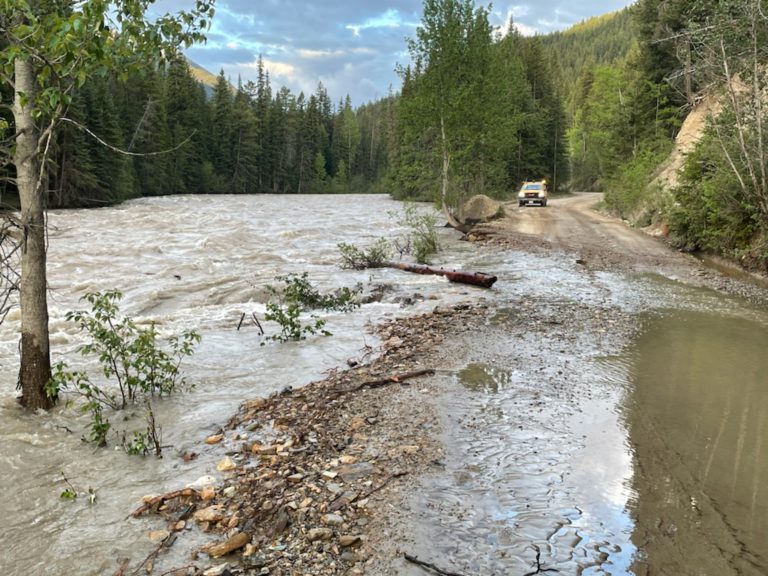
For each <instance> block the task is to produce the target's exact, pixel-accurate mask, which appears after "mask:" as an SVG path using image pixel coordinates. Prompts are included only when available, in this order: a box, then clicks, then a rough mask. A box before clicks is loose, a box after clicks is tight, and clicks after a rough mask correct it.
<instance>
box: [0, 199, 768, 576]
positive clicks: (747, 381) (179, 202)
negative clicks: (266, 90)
mask: <svg viewBox="0 0 768 576" xmlns="http://www.w3.org/2000/svg"><path fill="white" fill-rule="evenodd" d="M339 199H340V198H339V197H318V196H290V197H287V196H282V197H281V196H266V197H265V196H247V197H244V196H236V197H235V196H217V197H193V196H179V197H170V198H158V199H144V200H139V201H135V202H129V203H127V204H125V205H122V206H119V207H114V208H105V209H99V210H89V211H68V212H56V213H53V214H52V215H51V218H50V224H51V233H50V236H51V250H50V282H51V311H52V321H51V326H52V348H53V352H54V360H56V359H58V358H63V357H66V358H67V359H68V360H69V361H70V362H71V363H73V364H80V365H82V366H84V367H85V368H89V367H90V368H93V367H92V366H90V365H88V364H87V363H85V364H83V361H81V360H78V357H77V354H76V351H77V348H78V346H79V345H81V344H82V342H83V340H82V337H81V336H80V335H79V334H78V333H77V331H76V330H75V329H74V327H73V326H71V325H69V324H68V323H67V322H65V320H64V315H65V314H66V312H67V311H69V310H72V309H75V308H77V307H79V306H81V304H80V303H79V298H80V297H82V295H83V294H84V293H85V292H88V291H93V290H103V289H106V288H117V289H119V290H121V291H123V292H124V294H125V299H124V302H123V305H122V308H123V310H124V311H125V312H126V313H128V314H130V315H132V316H133V317H134V318H135V319H136V320H137V321H138V322H140V323H144V324H146V323H148V322H156V323H157V325H158V327H159V329H160V330H161V332H162V333H171V332H173V331H178V330H182V329H186V328H195V329H196V330H198V331H200V333H201V334H202V336H203V341H202V344H201V345H200V347H199V349H198V351H197V353H196V354H195V355H194V356H193V357H192V358H191V359H190V360H189V362H188V363H187V365H186V374H187V378H188V380H190V381H191V382H193V383H194V384H195V388H194V390H191V391H189V392H186V393H184V394H183V395H181V396H178V397H176V398H171V399H169V400H166V401H163V402H162V403H161V404H160V405H159V407H158V418H159V419H160V420H161V422H162V424H163V440H164V443H165V444H168V445H170V446H171V447H170V448H168V449H166V457H165V458H163V459H161V460H157V459H154V458H144V459H141V458H138V459H137V458H136V457H129V456H127V455H125V454H124V453H122V452H121V451H119V450H96V449H94V448H92V447H90V446H88V445H86V444H84V443H82V442H81V440H80V438H81V436H82V434H83V425H84V421H83V418H82V417H81V416H78V415H77V413H76V412H74V411H73V410H71V409H66V408H65V407H60V408H57V409H56V410H54V411H53V412H52V413H51V414H49V415H42V416H33V415H27V414H24V413H22V412H20V411H19V410H18V409H17V407H16V405H15V402H14V396H15V393H16V392H15V389H14V388H15V376H16V370H17V353H16V350H17V349H16V330H17V328H18V326H17V321H18V316H17V315H14V314H13V313H12V314H11V316H9V318H8V319H7V320H6V321H5V323H4V324H3V325H2V326H0V365H2V368H3V370H2V373H0V441H1V442H2V450H1V451H0V478H2V487H3V493H4V498H3V499H2V503H1V504H0V511H2V513H3V516H4V522H3V523H2V525H0V536H1V537H2V541H3V547H2V549H0V567H1V568H2V573H3V574H10V575H14V576H15V575H18V576H21V575H25V576H26V575H28V574H40V575H59V574H84V575H96V574H112V573H113V572H114V570H115V565H116V564H115V561H116V559H117V558H119V557H122V556H130V557H132V558H136V557H140V556H142V555H143V554H146V553H148V552H149V551H150V550H151V549H152V548H153V544H152V543H151V542H150V541H149V539H148V538H147V532H148V531H149V530H151V529H156V528H157V525H156V522H153V521H152V520H144V519H142V520H130V521H126V520H125V517H126V516H127V515H128V514H129V513H130V511H131V510H132V509H133V508H135V507H136V506H137V504H138V503H139V501H140V498H141V497H142V496H143V495H145V494H148V493H157V492H160V491H165V490H172V489H175V488H178V487H179V486H181V485H184V484H187V483H190V482H194V481H195V480H196V479H197V478H198V477H199V476H200V475H201V473H204V474H211V475H214V476H215V475H216V474H217V472H216V469H215V465H216V461H215V459H214V456H213V455H212V452H210V451H208V450H207V449H206V447H205V446H204V445H203V444H201V441H202V439H203V438H205V437H206V436H207V435H209V434H211V433H212V432H214V431H216V430H217V429H218V427H219V426H220V425H222V424H223V423H224V422H225V421H226V419H227V417H228V416H229V415H230V414H231V413H232V412H234V410H235V408H236V406H237V405H238V403H239V402H240V401H242V400H243V399H246V398H249V397H252V396H257V395H264V394H268V393H270V392H272V391H275V390H279V389H282V388H284V387H285V386H287V385H291V386H300V385H302V384H303V383H306V382H309V381H311V380H312V379H316V378H319V377H321V376H322V374H323V373H324V371H326V370H328V369H331V368H334V367H338V366H342V365H344V364H345V361H346V359H347V358H350V357H353V356H356V355H357V354H358V353H359V351H360V350H361V349H362V348H363V347H364V346H366V345H373V346H375V345H376V341H375V339H374V338H373V337H372V336H371V335H370V334H368V333H367V332H366V330H365V326H366V324H368V323H376V322H378V321H381V320H382V319H384V318H387V317H392V316H400V315H406V314H415V313H419V312H423V311H426V310H430V309H431V308H432V307H434V306H435V303H436V302H438V303H454V302H457V301H461V300H465V299H471V300H473V301H476V300H477V298H478V293H477V292H476V291H475V289H472V288H466V287H461V286H455V285H448V284H447V283H446V282H445V281H444V280H443V279H441V278H437V277H428V276H416V275H407V274H404V273H402V272H398V271H392V270H376V271H364V272H354V271H341V270H339V268H338V266H337V262H338V251H337V248H336V246H337V244H338V243H339V242H350V243H355V244H358V245H364V244H366V243H369V242H372V241H374V240H375V239H376V238H378V237H381V236H387V237H391V236H394V235H396V234H398V233H399V232H401V230H400V229H399V228H398V227H397V226H396V225H395V224H393V220H392V218H391V217H390V216H389V215H388V214H387V213H388V212H389V211H392V210H396V209H398V204H397V203H396V202H394V201H391V200H389V199H388V198H386V197H383V196H347V197H344V198H343V202H338V200H339ZM546 210H547V211H548V212H540V214H547V215H548V217H549V218H552V219H554V220H557V219H558V214H563V215H565V214H566V210H568V206H566V205H563V206H560V207H559V210H560V212H559V213H558V212H557V210H558V204H557V202H554V203H553V205H552V207H551V208H547V209H546ZM531 214H532V213H531ZM523 217H526V216H521V218H523ZM579 218H581V216H579ZM563 220H568V219H567V218H563ZM595 226H597V224H595ZM531 231H534V232H537V233H542V232H544V233H545V234H546V229H544V230H543V231H542V230H531ZM601 233H603V232H602V229H601ZM440 235H441V240H442V242H443V245H444V248H445V251H444V253H443V255H442V256H441V263H444V264H446V265H448V266H455V267H463V268H469V269H477V270H485V271H492V272H494V273H496V274H498V275H499V278H500V279H499V282H498V283H497V287H496V288H495V289H494V290H493V291H492V292H488V293H486V292H483V294H482V296H483V297H485V298H487V301H488V302H489V303H490V305H491V307H492V308H493V310H494V314H493V319H492V320H491V322H490V324H489V325H488V327H487V330H486V331H484V332H482V333H481V334H479V335H475V336H472V335H468V336H467V338H466V339H463V340H461V341H459V340H457V341H455V342H452V343H450V344H448V345H447V346H446V349H445V351H444V352H445V362H444V366H442V368H443V369H442V370H440V371H439V372H438V376H437V378H439V379H441V381H442V382H441V384H442V386H443V389H444V390H445V394H443V395H442V396H441V397H440V398H438V399H436V401H437V402H438V405H439V407H440V411H441V414H442V419H443V424H444V426H443V429H444V432H443V434H444V441H445V446H446V454H445V458H444V460H443V461H441V462H437V463H435V467H434V468H435V470H434V473H433V474H430V475H428V476H427V477H425V478H424V479H423V480H422V481H421V483H420V485H419V488H418V491H417V495H416V496H414V498H413V499H412V501H411V502H410V504H409V507H408V510H409V516H408V517H407V518H406V519H405V520H404V522H403V523H402V526H401V527H400V534H401V535H402V538H403V545H404V547H407V549H408V550H409V551H411V552H413V553H418V554H419V556H420V557H424V558H426V559H429V560H430V561H432V562H434V563H435V564H437V565H440V566H442V567H444V568H445V569H447V570H452V571H455V572H462V573H465V574H483V575H490V574H499V575H501V574H520V575H523V574H526V573H534V572H536V571H537V570H538V571H539V573H549V574H552V573H561V574H638V575H645V574H675V575H678V574H691V575H694V574H696V575H703V574H707V575H708V574H712V575H728V574H766V573H768V544H767V542H768V541H767V540H766V538H765V537H764V534H765V533H766V526H765V524H766V522H767V520H766V518H768V489H766V486H768V484H767V483H766V479H767V477H766V474H768V470H767V469H766V467H768V464H766V462H768V438H766V434H768V430H767V429H766V428H767V426H766V425H765V421H766V418H768V388H766V386H765V383H766V382H767V381H768V360H766V355H765V353H764V351H765V350H766V348H768V331H767V330H766V327H768V314H766V313H765V312H764V311H763V310H762V309H760V308H759V307H755V306H753V305H750V304H748V303H747V302H745V301H742V300H739V299H737V298H734V297H727V296H723V295H721V294H719V293H716V292H714V291H711V290H707V289H703V288H695V287H692V286H690V285H688V283H687V282H686V278H685V277H684V275H683V274H675V273H670V272H669V271H668V270H666V269H665V270H661V269H659V270H654V269H653V267H652V266H651V267H650V269H649V267H648V266H643V267H642V270H640V269H638V271H636V272H633V271H629V272H628V271H626V270H623V271H600V270H594V269H585V268H584V266H582V265H581V264H579V263H577V258H576V257H579V256H582V255H583V253H584V252H583V250H582V249H581V248H579V247H578V246H568V245H567V241H566V240H562V242H563V243H564V244H563V245H558V246H556V247H555V248H553V249H552V251H551V252H548V253H546V254H544V253H541V252H540V251H539V252H536V253H534V252H530V251H524V250H520V249H517V250H499V249H494V248H478V247H477V246H473V245H471V244H469V243H466V242H460V241H459V240H458V235H457V234H455V233H454V232H452V231H449V230H444V229H441V230H440ZM567 236H568V234H567V231H565V230H558V231H557V232H556V233H554V235H553V237H556V238H566V237H567ZM304 271H306V272H308V273H309V277H310V279H311V280H313V281H314V282H315V283H316V284H318V285H319V286H320V287H321V288H332V287H335V286H338V285H348V286H351V285H353V284H354V283H355V282H358V281H360V282H364V283H365V284H366V285H367V286H368V287H370V286H372V285H374V284H390V285H392V286H393V287H394V290H393V291H391V292H389V293H387V295H386V296H385V298H384V299H383V301H381V302H375V303H371V304H366V305H364V306H363V307H361V308H360V309H359V310H357V311H355V312H354V313H351V314H346V315H342V314H330V315H327V316H326V320H327V321H328V328H329V329H330V331H331V332H333V336H332V337H326V338H322V337H317V338H312V339H310V340H308V341H306V342H300V343H289V344H275V343H269V344H268V345H267V346H261V343H262V342H263V338H262V337H261V336H260V335H259V334H258V331H257V330H256V329H255V327H254V326H253V325H251V324H248V323H246V324H245V325H244V326H243V327H242V328H241V330H239V331H238V330H237V329H236V328H237V324H238V321H239V319H240V318H241V316H242V314H243V313H246V314H247V315H250V314H251V313H256V314H257V315H263V312H264V310H265V303H266V294H267V293H266V289H265V286H266V285H267V284H269V283H270V282H274V277H275V276H276V275H278V274H286V273H289V272H297V273H298V272H304ZM414 294H418V295H420V296H421V297H423V299H421V297H416V298H414V297H413V296H414ZM404 298H407V299H408V301H409V302H411V301H412V302H413V303H412V304H411V305H409V306H405V307H403V306H402V301H403V299H404ZM265 328H267V330H268V331H269V330H272V331H274V330H275V327H274V326H272V327H270V326H265ZM185 451H195V452H197V453H199V456H198V458H197V459H196V460H195V461H194V462H192V463H185V462H184V461H183V460H182V459H181V458H179V455H180V454H181V453H183V452H185ZM62 473H63V474H65V475H66V477H67V478H68V479H69V481H70V482H71V483H72V484H73V485H74V486H76V488H77V489H78V490H80V491H83V492H87V490H88V488H92V489H93V490H94V491H95V493H96V495H97V498H96V502H95V503H94V504H89V503H88V502H87V498H83V497H81V498H78V499H76V500H75V501H71V502H70V501H63V500H61V499H60V498H59V494H60V493H61V491H62V490H63V489H64V487H65V486H64V484H63V483H62V480H61V478H62ZM547 570H549V572H547ZM555 570H557V571H558V572H554V571H555ZM387 573H390V574H391V573H395V574H414V575H417V574H422V573H423V571H422V570H421V569H420V568H417V567H415V566H412V565H409V564H406V563H403V562H400V561H395V562H394V564H393V565H392V567H391V569H390V571H389V572H387Z"/></svg>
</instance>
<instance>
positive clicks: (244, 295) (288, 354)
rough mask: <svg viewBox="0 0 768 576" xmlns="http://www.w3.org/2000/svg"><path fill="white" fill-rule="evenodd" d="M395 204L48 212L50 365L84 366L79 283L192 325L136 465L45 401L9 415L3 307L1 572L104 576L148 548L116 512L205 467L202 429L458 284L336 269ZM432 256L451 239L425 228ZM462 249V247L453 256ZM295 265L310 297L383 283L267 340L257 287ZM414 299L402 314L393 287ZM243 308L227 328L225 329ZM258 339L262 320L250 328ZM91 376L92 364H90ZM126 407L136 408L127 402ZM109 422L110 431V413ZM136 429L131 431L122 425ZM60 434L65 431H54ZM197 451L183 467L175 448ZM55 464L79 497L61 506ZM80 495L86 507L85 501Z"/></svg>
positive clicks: (204, 203)
mask: <svg viewBox="0 0 768 576" xmlns="http://www.w3.org/2000/svg"><path fill="white" fill-rule="evenodd" d="M399 209H400V204H399V203H398V202H395V201H392V200H390V199H389V198H388V197H385V196H370V195H349V196H173V197H164V198H153V199H141V200H136V201H131V202H127V203H125V204H123V205H120V206H116V207H109V208H102V209H96V210H70V211H54V212H51V213H50V215H49V236H50V250H49V267H48V269H49V284H50V291H49V306H50V312H51V321H50V327H51V348H52V356H53V361H54V362H56V361H57V360H60V359H66V360H67V361H68V362H69V363H70V364H71V365H72V366H73V367H84V368H90V369H91V370H94V368H95V365H94V364H93V363H91V364H90V365H89V364H85V363H84V362H83V360H81V359H80V356H79V354H78V352H77V350H78V347H79V346H81V345H82V344H83V343H84V340H83V339H82V337H81V335H80V334H79V333H78V331H77V329H76V328H75V326H74V325H73V324H71V323H69V322H67V321H66V320H65V315H66V313H67V312H68V311H71V310H75V309H83V308H86V306H85V304H84V303H83V302H81V301H80V299H81V298H82V296H83V295H84V294H85V293H87V292H93V291H102V290H106V289H111V288H116V289H118V290H120V291H121V292H122V293H123V294H124V299H123V301H122V303H121V311H122V312H123V313H125V314H127V315H129V316H131V317H132V318H134V320H136V321H137V322H138V323H139V324H140V325H148V324H149V323H150V322H154V323H156V325H157V327H158V330H159V331H160V333H161V334H165V335H169V334H172V333H179V332H181V331H182V330H187V329H195V330H197V331H198V332H199V333H200V334H201V335H202V343H201V344H200V345H199V347H198V348H197V351H196V353H195V354H194V356H192V357H191V358H189V359H187V360H186V361H185V363H184V364H183V365H182V369H183V371H184V374H185V375H186V378H187V380H188V382H189V383H191V384H194V386H195V388H194V390H192V391H189V392H186V393H183V394H181V395H179V396H175V397H172V398H170V399H167V400H163V401H161V402H159V403H158V405H157V408H156V410H157V418H158V421H159V422H160V423H161V425H162V433H163V443H164V444H167V445H170V446H171V448H167V449H166V451H165V457H164V458H162V459H159V460H158V459H155V458H154V457H148V458H138V457H131V456H127V455H125V454H124V453H123V452H122V451H120V450H113V449H95V448H94V447H92V446H91V445H88V444H85V443H83V442H82V441H81V438H82V436H83V435H84V434H85V428H84V426H85V424H86V420H85V418H84V417H83V416H80V415H79V414H78V413H77V411H76V410H74V409H66V408H64V407H59V408H57V409H55V410H54V411H53V412H52V413H51V414H48V415H30V414H24V413H23V412H22V411H20V410H19V409H18V407H17V405H16V401H15V397H16V395H17V392H16V390H15V386H16V377H17V371H18V353H17V350H18V348H17V346H18V342H17V339H18V336H17V333H18V318H19V316H18V310H15V311H13V312H11V314H10V315H9V316H8V318H7V319H6V320H5V322H4V324H3V325H2V326H0V366H2V372H1V373H0V445H2V450H1V451H0V478H2V488H3V498H2V504H0V510H1V511H2V516H3V519H4V520H3V522H2V523H0V534H1V535H2V537H1V538H0V540H1V541H2V542H3V546H2V548H0V568H2V570H0V571H2V573H3V574H4V575H19V576H21V575H25V576H26V575H30V574H35V575H48V574H50V575H62V574H72V575H74V574H78V575H80V574H82V575H88V574H102V573H105V574H106V573H110V574H111V573H112V572H114V569H115V565H116V564H115V561H116V559H117V558H119V557H123V556H125V557H131V558H134V559H135V558H137V557H138V556H140V555H141V554H142V553H147V552H149V551H150V550H151V549H152V547H153V544H152V543H151V542H149V540H148V538H147V535H146V534H147V530H148V529H156V528H157V526H156V523H153V522H150V521H145V520H141V521H133V520H131V521H126V520H125V518H126V516H127V515H128V514H129V513H130V511H131V510H132V509H134V508H135V507H137V506H138V505H139V504H140V499H141V497H142V496H144V495H146V494H154V493H159V492H163V491H169V490H173V489H176V488H178V487H180V486H183V485H185V484H187V483H190V482H194V481H195V480H196V479H197V478H198V477H199V476H200V475H201V474H200V471H201V470H203V471H205V473H210V474H216V470H215V464H216V462H215V461H214V460H213V459H212V458H213V457H212V456H210V455H209V454H207V453H206V451H205V449H204V447H203V448H201V441H202V440H203V439H204V438H205V437H206V436H208V435H210V434H212V433H214V432H215V431H216V430H218V428H219V426H221V425H223V424H224V423H225V422H226V420H227V419H228V417H229V416H230V415H231V414H233V413H234V412H235V410H236V408H237V406H238V405H239V403H240V402H242V401H243V400H245V399H249V398H253V397H257V396H264V395H268V394H270V393H272V392H274V391H277V390H281V389H283V388H285V387H286V386H294V387H296V386H301V385H302V384H305V383H307V382H310V381H312V380H314V379H318V378H320V377H322V375H323V373H324V371H326V370H328V369H331V368H334V367H338V366H342V365H345V362H346V360H347V359H348V358H352V357H356V356H358V355H359V354H360V352H361V350H362V349H363V348H364V347H365V346H367V345H372V346H375V345H376V340H375V338H374V337H373V336H371V335H370V334H369V333H368V332H367V330H366V325H368V324H370V323H377V322H379V321H380V320H381V319H382V318H385V317H391V316H396V315H402V314H405V313H414V312H417V311H424V310H427V309H430V308H431V307H434V305H435V303H434V302H430V301H429V300H427V299H426V298H428V297H429V295H430V294H431V293H435V294H437V293H440V298H441V299H443V300H444V301H445V300H447V301H449V302H450V301H451V300H453V299H458V298H461V292H464V291H465V290H464V289H462V288H457V287H454V286H449V287H448V289H447V290H446V284H447V283H446V282H445V280H443V279H441V278H438V277H430V276H419V275H413V274H405V273H402V272H396V271H394V270H376V271H362V272H357V271H345V270H341V269H340V267H339V265H338V264H339V260H340V259H339V251H338V248H337V244H339V243H341V242H346V243H353V244H356V245H358V246H366V245H367V244H370V243H373V242H374V241H375V240H376V239H378V238H380V237H387V238H391V237H394V236H396V235H397V234H399V233H401V232H403V230H402V229H401V228H399V226H398V225H397V224H395V222H396V220H397V219H396V218H394V219H393V217H392V216H391V215H390V213H391V212H397V211H398V210H399ZM441 234H442V236H443V242H444V244H445V245H446V248H447V252H446V258H447V262H448V263H449V264H451V265H457V266H458V265H462V264H463V261H462V256H461V254H460V253H454V251H452V250H451V249H450V245H451V244H452V243H455V244H458V242H457V237H458V235H457V234H456V233H454V232H452V231H448V230H445V231H443V230H441ZM465 253H466V254H468V252H465ZM303 272H307V273H308V275H309V279H310V281H312V282H313V283H314V284H315V285H316V286H317V287H318V288H320V289H321V290H330V289H333V288H336V287H339V286H350V287H351V286H354V285H355V284H356V283H357V282H364V283H365V284H366V285H367V286H368V287H369V288H370V286H371V284H370V281H373V282H374V283H386V284H391V285H392V286H393V290H392V291H391V292H390V293H388V294H387V297H386V299H385V301H384V302H382V303H371V304H366V305H364V306H363V307H362V308H361V309H359V310H357V311H355V312H352V313H349V314H341V313H332V314H323V315H322V316H323V317H324V318H325V319H326V320H327V322H328V324H327V326H326V328H328V329H329V330H330V331H331V332H332V333H333V336H331V337H316V338H311V339H310V340H308V341H305V342H298V343H293V342H292V343H285V344H279V343H271V342H270V343H268V344H267V345H265V346H261V344H262V343H263V342H264V339H263V338H262V337H260V335H259V332H258V330H257V328H256V327H255V325H254V324H253V323H252V321H251V319H250V318H251V314H252V313H255V314H256V315H257V316H258V317H260V318H261V320H262V323H264V320H263V315H264V311H265V303H266V301H267V299H268V293H267V291H266V288H265V287H266V285H267V284H278V282H276V281H275V276H278V275H285V274H289V273H297V274H300V273H303ZM416 292H418V293H420V294H422V295H424V297H425V300H424V301H420V300H417V301H416V302H415V304H414V305H413V306H411V307H410V308H409V309H408V310H405V309H403V308H402V307H401V305H400V303H399V302H398V301H397V300H398V297H399V296H408V295H413V294H414V293H416ZM244 313H245V314H246V320H245V321H244V322H243V325H242V327H241V329H240V330H239V331H238V330H237V326H238V323H239V321H240V318H241V317H242V314H244ZM264 328H265V330H266V331H267V332H268V333H273V334H274V333H276V332H277V331H278V328H277V326H276V325H269V324H268V323H264ZM94 373H95V372H94ZM138 412H140V411H138ZM115 420H116V421H115V425H116V426H118V427H119V426H120V423H119V421H117V419H115ZM136 428H140V426H139V425H136ZM67 429H68V430H71V433H69V432H68V431H67ZM185 451H189V452H196V453H200V455H199V457H198V458H197V460H195V461H193V462H192V463H189V464H185V463H184V462H183V461H182V459H181V458H180V454H182V453H183V452H185ZM62 473H63V474H64V475H65V476H66V477H67V479H68V480H69V481H70V482H71V483H72V485H73V486H75V488H76V489H77V490H78V492H80V493H81V495H80V497H78V498H77V499H76V500H75V501H63V500H61V499H59V494H60V493H61V492H62V491H63V490H64V489H65V488H66V485H65V484H64V482H63V481H62ZM89 488H92V489H93V490H94V491H95V493H96V497H97V499H96V502H95V504H93V505H89V504H88V503H87V500H88V498H87V496H86V493H87V492H88V489H89Z"/></svg>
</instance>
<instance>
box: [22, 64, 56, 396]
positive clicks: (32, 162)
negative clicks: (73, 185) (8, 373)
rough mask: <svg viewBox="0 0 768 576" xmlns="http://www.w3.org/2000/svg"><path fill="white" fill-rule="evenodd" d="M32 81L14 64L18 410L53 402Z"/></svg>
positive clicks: (26, 67) (27, 70) (26, 68)
mask: <svg viewBox="0 0 768 576" xmlns="http://www.w3.org/2000/svg"><path fill="white" fill-rule="evenodd" d="M34 94H35V78H34V70H33V67H32V63H31V62H30V61H28V60H27V61H25V60H21V59H18V58H17V59H16V62H15V90H14V102H13V116H14V119H15V121H16V130H17V131H18V136H17V138H16V152H15V155H14V164H15V166H16V174H17V187H18V190H19V199H20V202H21V223H22V227H23V234H24V236H23V245H22V252H21V286H20V298H21V302H20V306H21V359H20V367H19V386H20V388H21V398H20V399H19V401H20V402H21V404H22V406H24V407H26V408H28V409H30V410H36V409H38V408H44V409H48V408H50V407H51V406H53V404H54V399H53V398H49V397H48V396H47V395H46V393H45V385H46V383H47V382H48V380H49V379H50V377H51V358H50V348H49V341H48V302H47V295H46V271H45V260H46V253H45V252H46V246H45V214H44V211H43V172H42V160H41V154H40V150H38V146H39V139H40V137H41V135H40V130H39V129H38V128H37V126H35V121H34V119H33V118H32V114H31V111H32V107H33V99H34Z"/></svg>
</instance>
